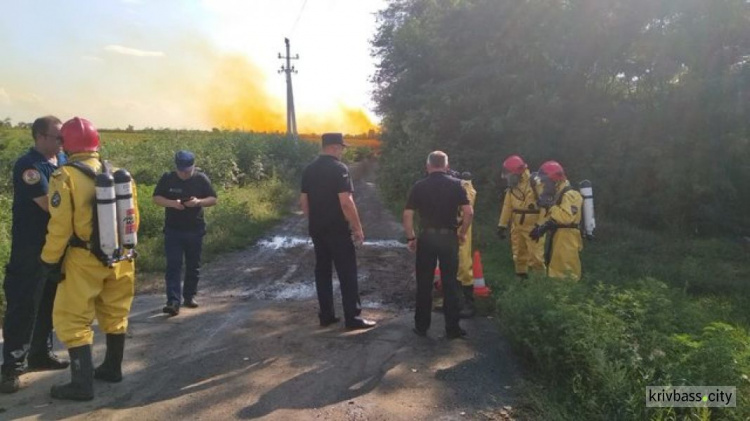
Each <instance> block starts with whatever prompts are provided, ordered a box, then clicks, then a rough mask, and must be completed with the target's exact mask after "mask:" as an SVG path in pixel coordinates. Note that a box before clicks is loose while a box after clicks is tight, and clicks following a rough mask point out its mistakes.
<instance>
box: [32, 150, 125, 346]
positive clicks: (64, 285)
mask: <svg viewBox="0 0 750 421" xmlns="http://www.w3.org/2000/svg"><path fill="white" fill-rule="evenodd" d="M74 161H80V162H82V163H84V164H86V165H87V166H89V167H91V168H92V169H93V170H94V171H95V172H97V173H98V172H99V171H100V169H101V163H100V161H99V154H97V153H95V152H83V153H78V154H74V155H72V156H70V158H69V162H74ZM133 201H134V203H135V209H136V214H135V217H136V227H137V226H138V225H139V224H140V215H139V213H138V201H137V194H136V189H135V183H133ZM92 203H95V190H94V180H92V179H90V178H89V177H88V176H87V175H85V174H84V173H83V172H81V171H80V170H79V169H77V168H73V167H70V166H63V167H60V168H59V169H57V170H56V171H55V172H54V173H53V174H52V177H51V178H50V185H49V211H50V221H49V224H48V225H47V239H46V242H45V245H44V249H43V250H42V260H43V261H44V262H46V263H57V262H59V261H60V259H62V258H63V255H64V261H63V271H64V273H65V279H64V280H63V281H62V282H61V283H60V284H58V286H57V295H56V297H55V304H54V308H53V312H52V324H53V326H54V328H55V332H56V333H57V337H58V338H59V339H60V342H62V343H64V344H65V346H66V347H68V348H75V347H79V346H83V345H91V344H92V343H93V341H94V332H93V331H92V330H91V323H92V322H93V320H94V317H96V319H97V320H98V321H99V327H100V329H101V330H102V331H103V332H104V333H113V334H122V333H125V331H126V330H127V327H128V314H129V313H130V305H131V304H132V302H133V295H134V284H135V265H134V263H133V262H132V261H121V262H118V263H115V264H114V267H112V268H109V267H107V266H105V265H104V264H103V263H102V262H101V261H99V260H98V259H97V258H96V257H95V256H94V255H93V254H92V253H91V252H90V251H88V250H86V249H83V248H79V247H72V246H71V247H68V241H69V240H70V238H71V237H72V236H73V234H75V235H76V236H77V237H78V238H80V239H81V240H84V241H86V242H88V241H90V239H91V234H92V231H93V212H94V208H93V206H92ZM66 247H67V253H66Z"/></svg>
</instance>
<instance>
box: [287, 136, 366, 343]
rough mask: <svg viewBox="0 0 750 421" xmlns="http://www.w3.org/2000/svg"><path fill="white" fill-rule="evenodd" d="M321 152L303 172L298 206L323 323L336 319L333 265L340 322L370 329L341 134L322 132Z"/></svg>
mask: <svg viewBox="0 0 750 421" xmlns="http://www.w3.org/2000/svg"><path fill="white" fill-rule="evenodd" d="M322 145H323V151H322V153H321V154H320V155H319V156H318V158H316V159H315V161H313V162H312V163H310V164H309V165H308V166H307V167H306V168H305V170H304V172H303V173H302V193H301V194H300V206H301V207H302V211H303V212H304V213H305V215H306V216H307V217H308V220H309V232H310V237H312V241H313V245H314V247H315V289H316V290H317V292H318V304H319V306H320V312H319V313H318V317H319V319H320V325H321V326H328V325H331V324H334V323H338V321H339V318H338V317H336V314H335V312H334V308H333V280H332V277H333V265H332V263H333V264H335V265H336V273H337V274H338V276H339V284H340V285H341V299H342V301H343V307H344V325H345V326H346V327H347V328H348V329H368V328H371V327H373V326H375V322H374V321H371V320H366V319H363V318H361V317H359V315H360V312H361V309H360V301H359V287H358V285H357V255H356V251H355V250H354V244H355V243H357V244H358V245H359V244H362V242H363V241H364V239H365V234H364V232H363V231H362V223H361V222H360V220H359V213H358V212H357V206H356V205H355V204H354V199H353V198H352V193H353V192H354V187H353V186H352V180H351V177H349V169H348V168H347V167H346V165H344V164H343V163H342V162H341V161H340V159H341V155H342V154H343V151H344V147H345V146H346V144H344V137H343V136H342V135H341V133H325V134H324V135H323V137H322Z"/></svg>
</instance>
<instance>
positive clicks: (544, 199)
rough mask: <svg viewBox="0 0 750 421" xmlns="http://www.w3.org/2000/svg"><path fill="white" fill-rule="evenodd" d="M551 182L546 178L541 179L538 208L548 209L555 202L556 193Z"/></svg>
mask: <svg viewBox="0 0 750 421" xmlns="http://www.w3.org/2000/svg"><path fill="white" fill-rule="evenodd" d="M555 184H556V183H555V182H554V181H553V180H550V179H549V178H547V177H542V179H541V192H540V193H539V206H543V207H549V206H551V205H552V204H553V203H554V201H555V193H556V192H557V188H556V187H557V186H556V185H555Z"/></svg>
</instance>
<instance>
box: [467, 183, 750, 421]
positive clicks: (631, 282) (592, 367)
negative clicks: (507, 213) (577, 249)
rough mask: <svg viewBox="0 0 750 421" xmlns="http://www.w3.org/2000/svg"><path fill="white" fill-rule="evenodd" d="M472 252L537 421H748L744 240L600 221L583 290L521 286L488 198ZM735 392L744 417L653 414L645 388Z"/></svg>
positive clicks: (749, 341)
mask: <svg viewBox="0 0 750 421" xmlns="http://www.w3.org/2000/svg"><path fill="white" fill-rule="evenodd" d="M481 194H482V192H480V204H479V207H478V210H477V213H478V220H477V225H476V226H475V228H474V229H475V231H474V232H475V237H477V242H476V243H475V245H476V246H477V247H479V248H480V249H481V250H482V252H483V263H484V268H485V276H486V278H487V282H488V283H489V284H490V285H491V286H492V288H493V292H494V299H495V300H496V308H497V312H498V316H499V317H498V319H499V320H500V321H501V326H502V329H503V330H504V331H505V332H506V333H507V334H508V337H509V339H510V341H511V343H512V344H513V347H514V349H515V351H516V352H517V354H518V355H519V356H520V358H521V360H522V361H523V362H524V365H525V366H526V367H527V369H528V373H529V374H530V376H529V382H528V384H527V386H526V387H525V388H524V390H523V392H522V393H521V395H522V397H523V399H522V400H523V402H522V412H523V414H524V415H525V416H529V417H530V418H533V419H545V420H547V419H568V420H582V419H597V420H598V419H607V420H633V419H654V420H682V419H690V420H693V419H695V420H704V419H712V420H721V419H729V420H735V419H736V420H739V419H750V381H748V375H750V336H748V326H749V325H750V314H748V311H747V309H748V308H750V307H749V306H748V305H749V304H750V299H748V297H750V294H749V293H750V285H748V282H747V280H748V279H750V265H748V264H747V262H748V257H750V256H748V252H747V250H746V249H745V248H743V247H742V245H741V244H740V243H739V242H735V241H732V240H731V239H722V238H699V237H695V236H692V235H690V233H677V234H669V233H662V232H652V231H647V230H642V229H638V228H636V227H633V226H627V225H617V224H613V223H611V222H610V223H607V222H606V220H604V219H603V218H602V219H601V220H600V221H599V222H600V228H598V230H597V233H596V234H597V239H596V240H595V241H593V242H586V243H585V244H584V250H583V252H582V255H581V256H582V261H583V272H584V274H583V279H582V280H581V281H579V282H571V281H562V280H553V279H548V278H545V277H544V276H542V275H540V276H532V278H531V279H529V280H528V281H525V282H521V281H518V280H517V279H516V278H515V276H514V269H513V263H512V260H511V254H510V246H509V244H508V242H506V241H500V240H498V239H496V238H495V237H494V235H493V233H494V227H495V226H496V224H497V217H496V215H497V212H498V209H499V203H498V202H499V201H498V199H497V198H496V197H487V196H485V197H482V196H481ZM670 384H671V385H675V386H679V385H690V386H736V387H737V391H738V401H737V408H730V409H716V408H710V409H705V408H703V409H698V408H646V407H645V404H646V402H645V396H646V386H649V385H670Z"/></svg>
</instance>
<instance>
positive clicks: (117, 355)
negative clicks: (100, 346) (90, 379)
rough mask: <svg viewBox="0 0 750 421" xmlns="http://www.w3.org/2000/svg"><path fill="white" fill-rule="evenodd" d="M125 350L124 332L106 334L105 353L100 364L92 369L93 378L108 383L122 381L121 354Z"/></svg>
mask: <svg viewBox="0 0 750 421" xmlns="http://www.w3.org/2000/svg"><path fill="white" fill-rule="evenodd" d="M124 351H125V334H124V333H122V334H112V333H108V334H107V354H106V355H105V356H104V362H103V363H102V365H100V366H99V367H97V368H96V370H95V371H94V378H95V379H99V380H104V381H107V382H110V383H119V382H121V381H122V355H123V353H124Z"/></svg>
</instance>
